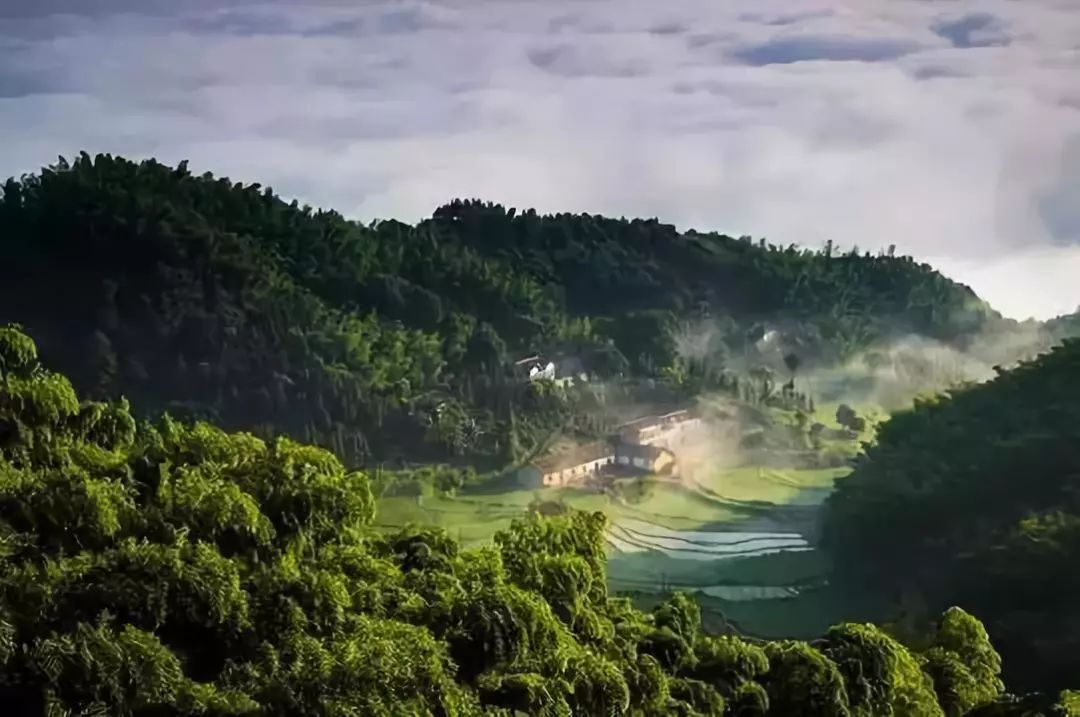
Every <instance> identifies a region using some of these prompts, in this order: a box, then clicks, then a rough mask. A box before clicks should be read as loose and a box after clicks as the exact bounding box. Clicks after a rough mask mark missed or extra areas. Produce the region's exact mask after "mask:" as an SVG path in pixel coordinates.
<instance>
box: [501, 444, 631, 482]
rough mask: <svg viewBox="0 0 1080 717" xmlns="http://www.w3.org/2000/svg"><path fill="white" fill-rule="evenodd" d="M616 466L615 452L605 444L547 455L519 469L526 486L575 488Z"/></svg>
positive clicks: (519, 475) (518, 475)
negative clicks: (570, 486)
mask: <svg viewBox="0 0 1080 717" xmlns="http://www.w3.org/2000/svg"><path fill="white" fill-rule="evenodd" d="M614 465H615V450H614V449H613V448H612V447H611V445H610V444H609V443H607V442H606V441H597V442H595V443H587V444H584V445H581V446H577V447H575V448H574V449H573V450H570V451H565V452H563V453H557V454H554V455H550V456H544V457H543V458H540V459H539V460H537V461H535V462H534V463H531V464H529V465H526V466H522V467H521V468H520V469H519V470H518V474H517V477H518V483H519V484H520V485H522V486H523V487H528V488H538V487H541V486H543V487H553V486H564V485H575V484H581V483H584V482H586V481H587V480H588V479H590V478H595V477H597V476H599V475H600V474H601V472H603V471H604V470H606V469H608V468H609V467H610V466H614Z"/></svg>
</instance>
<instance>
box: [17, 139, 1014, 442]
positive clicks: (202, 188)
mask: <svg viewBox="0 0 1080 717" xmlns="http://www.w3.org/2000/svg"><path fill="white" fill-rule="evenodd" d="M0 242H2V244H0V251H2V252H3V256H4V261H2V262H0V320H5V321H14V322H18V323H20V324H22V325H24V326H25V327H26V329H27V331H28V332H29V333H30V334H32V335H33V336H34V338H35V339H36V340H37V341H38V343H39V345H40V346H41V349H42V352H43V355H45V356H46V357H47V359H48V360H49V361H50V362H51V363H52V364H53V365H55V366H57V367H58V368H59V369H60V370H62V371H64V372H65V373H67V374H68V375H69V376H71V378H72V379H73V380H74V382H75V383H76V385H77V386H78V387H79V388H80V389H81V390H83V391H85V392H87V394H88V395H91V396H96V397H107V396H115V395H118V394H124V395H126V396H128V397H130V398H132V400H133V401H135V402H136V404H137V405H139V406H143V407H149V408H148V410H152V411H160V410H162V409H168V410H170V411H172V412H174V413H181V414H194V415H200V416H207V417H210V418H213V419H214V420H217V421H219V422H221V423H222V424H223V425H224V426H226V427H229V428H245V429H250V430H255V431H257V432H259V433H261V434H268V433H274V432H285V433H288V434H291V435H294V436H296V437H299V438H301V439H303V440H308V441H315V442H319V443H320V444H322V445H325V446H328V447H331V448H333V449H335V450H336V451H337V452H338V453H339V455H342V456H344V457H345V458H346V460H347V461H349V462H358V463H362V462H365V461H369V460H386V459H390V458H392V457H394V456H400V455H409V456H410V457H412V458H414V459H418V460H422V459H424V458H425V457H439V458H442V457H445V456H447V455H451V456H453V455H462V456H464V455H470V456H474V457H476V456H480V457H484V456H486V457H487V458H488V459H490V460H491V461H492V462H496V463H497V462H498V461H502V460H508V459H511V458H513V457H514V456H515V455H520V454H521V452H522V450H523V448H522V447H521V445H519V444H520V442H521V441H522V440H525V441H528V440H533V439H534V438H535V435H537V434H539V433H541V432H543V431H545V430H548V429H551V428H552V427H555V426H558V425H562V424H564V423H565V422H566V421H567V420H568V419H567V415H568V414H573V413H574V411H573V408H572V406H570V407H568V404H567V399H566V398H565V397H558V396H549V395H542V393H538V392H536V391H531V390H529V387H528V386H527V385H523V383H522V381H520V380H519V379H517V378H514V377H513V374H512V371H511V369H510V365H511V364H512V362H513V360H514V359H517V358H520V357H523V356H527V355H530V354H533V353H537V352H540V353H543V354H545V355H550V356H560V355H561V356H569V357H571V358H573V359H574V360H575V361H579V362H581V363H582V364H583V365H584V366H585V367H586V369H587V371H588V372H589V373H592V374H594V375H596V376H600V377H614V376H622V377H624V378H627V377H628V378H634V377H637V378H652V379H657V380H659V381H660V382H661V383H664V382H665V381H666V382H667V383H668V384H670V385H671V386H672V387H673V390H683V391H686V390H689V388H688V387H687V386H688V384H687V383H686V382H687V376H689V375H692V374H693V371H694V370H695V367H694V365H691V364H693V356H688V354H687V351H686V350H685V347H683V346H682V345H681V344H680V342H679V339H680V336H682V337H685V336H688V335H689V336H691V337H692V338H693V337H696V338H698V339H700V338H701V335H702V334H703V333H704V334H707V336H708V344H707V345H706V346H704V347H701V346H698V348H697V349H695V351H697V355H698V358H700V354H702V353H704V354H707V355H708V356H709V358H710V362H711V365H712V369H716V367H717V366H720V367H723V366H724V363H725V361H726V360H727V359H726V357H734V356H739V357H743V358H745V357H746V356H749V355H751V354H752V353H753V351H754V347H755V346H756V345H757V342H758V341H759V340H760V339H761V337H762V336H763V335H765V333H766V332H767V330H768V329H769V328H770V327H780V328H783V330H784V331H785V332H786V333H787V334H789V335H790V336H791V337H792V339H793V341H795V345H797V346H798V347H799V351H800V354H801V361H802V364H803V365H807V364H811V363H814V362H817V363H829V362H835V361H837V360H840V359H842V358H843V357H845V356H849V355H851V354H853V353H855V352H857V351H859V350H860V349H861V348H863V347H866V346H869V345H871V344H873V343H875V342H881V341H883V340H887V339H888V338H889V337H891V336H900V335H909V334H917V335H920V336H925V337H929V338H933V339H938V340H942V341H950V342H963V341H964V340H965V337H972V336H976V335H978V334H979V333H980V332H983V331H985V330H986V329H987V327H988V326H993V325H996V324H1000V323H1002V319H1001V318H1000V317H999V316H998V315H997V314H996V313H995V312H993V311H992V310H991V309H990V308H989V307H987V306H986V304H985V303H983V302H982V301H980V300H979V299H978V298H977V297H976V296H975V294H974V293H973V292H972V291H971V290H970V289H968V288H967V287H965V286H963V285H960V284H957V283H956V282H953V281H951V280H949V279H947V278H946V277H944V276H942V275H941V274H940V273H938V272H936V271H935V270H933V269H932V268H931V267H929V266H927V265H925V264H920V263H918V262H915V261H914V260H912V259H910V258H907V257H894V256H892V252H891V251H890V252H887V253H884V254H879V255H870V254H859V253H855V252H851V253H845V254H839V253H836V252H833V251H831V250H830V249H826V250H824V251H810V250H805V249H797V248H795V247H794V246H789V247H777V246H773V245H770V244H767V243H765V242H764V240H762V241H758V242H754V241H751V240H750V239H749V238H742V239H736V238H732V237H728V236H724V235H721V234H711V233H710V234H704V233H699V232H694V231H690V232H685V233H680V232H678V231H676V230H675V228H674V227H672V226H670V225H666V224H662V223H660V222H659V221H657V220H655V219H650V220H637V219H636V220H626V219H609V218H604V217H597V216H590V215H570V214H559V215H555V216H541V215H538V214H536V213H535V212H533V211H531V210H530V211H525V212H517V211H515V210H514V209H506V208H504V207H501V206H498V205H492V204H485V203H481V202H476V201H469V202H462V201H456V202H453V203H451V204H449V205H447V206H444V207H441V208H439V209H437V210H436V211H435V212H434V214H433V216H432V218H431V219H429V220H426V221H424V222H421V223H420V224H419V225H416V226H410V225H406V224H402V223H400V222H396V221H384V222H379V223H375V224H372V225H363V224H360V223H357V222H355V221H350V220H347V219H345V218H343V217H342V216H340V215H339V214H337V213H335V212H332V211H315V210H312V209H311V208H309V207H306V206H304V207H301V206H298V205H297V203H296V202H295V201H294V202H292V203H289V202H286V201H284V200H282V199H280V198H278V197H277V196H275V195H274V193H273V191H272V190H271V189H270V188H268V187H267V188H264V187H261V186H259V185H258V184H254V185H241V184H238V183H233V182H230V181H229V180H227V179H224V178H215V177H213V176H212V175H210V174H204V175H201V176H196V175H194V174H192V173H191V172H189V170H188V168H187V166H186V163H185V164H181V165H180V166H178V167H175V168H174V167H168V166H165V165H162V164H160V163H158V162H156V161H154V160H148V161H143V162H140V163H136V162H131V161H128V160H125V159H122V158H118V157H112V156H108V155H98V156H97V157H93V158H92V157H90V156H89V155H86V154H82V155H81V156H80V157H79V158H77V159H76V160H74V161H73V162H71V163H68V162H67V161H65V160H63V159H61V160H60V161H59V162H58V163H57V164H56V165H55V166H52V167H48V168H45V169H43V170H42V171H41V172H40V173H39V174H37V175H32V176H26V177H23V178H22V179H19V180H15V179H12V180H8V181H7V183H6V184H5V185H4V186H3V194H2V198H0ZM702 322H704V324H703V323H702ZM702 325H707V326H708V327H709V330H708V331H707V332H701V331H698V330H697V329H696V328H695V327H700V326H702ZM733 365H734V363H733ZM712 369H710V370H712ZM526 448H527V446H526Z"/></svg>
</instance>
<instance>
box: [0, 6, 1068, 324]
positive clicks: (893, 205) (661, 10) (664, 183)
mask: <svg viewBox="0 0 1080 717" xmlns="http://www.w3.org/2000/svg"><path fill="white" fill-rule="evenodd" d="M739 5H742V7H741V8H740V7H738V6H739ZM792 7H793V6H792V4H791V3H789V2H787V1H786V0H759V1H757V2H754V3H745V4H742V3H716V2H713V1H712V0H681V1H680V2H678V3H655V2H647V1H646V0H543V1H541V0H445V1H444V2H412V1H408V0H402V1H389V0H387V1H385V2H383V1H381V0H371V1H365V2H363V3H349V2H344V1H342V2H332V1H331V0H319V1H317V2H311V1H305V2H301V0H276V1H274V2H270V1H269V0H267V1H265V2H243V3H241V2H225V1H224V0H217V1H216V2H215V1H214V0H191V1H190V2H184V3H175V2H164V1H163V0H139V1H136V0H99V1H98V2H94V3H84V2H79V1H77V0H45V1H42V0H39V2H37V3H4V4H2V5H0V146H3V147H4V152H3V154H2V155H0V175H4V176H9V175H17V174H21V173H23V172H29V171H35V170H37V169H38V168H39V167H40V166H41V165H43V164H47V163H50V162H52V161H54V160H55V158H56V155H57V154H61V153H62V154H65V155H67V156H70V155H72V154H74V153H75V152H77V151H79V150H81V149H86V150H88V151H90V152H114V153H119V154H123V155H126V156H130V157H141V156H157V157H159V158H160V159H162V160H163V161H166V162H172V163H175V162H178V161H180V160H182V159H190V160H191V164H192V168H193V169H195V170H198V171H202V170H213V171H215V172H216V173H219V174H225V175H228V176H230V177H232V178H234V179H238V180H245V181H260V182H262V183H263V184H270V185H272V186H273V187H274V188H275V190H276V191H278V192H279V193H281V194H283V195H285V196H289V197H298V198H300V199H301V200H302V201H307V202H310V203H312V204H315V205H320V206H332V207H334V208H337V209H339V210H341V211H342V212H343V213H345V214H347V215H350V216H354V217H356V218H359V219H363V220H365V221H366V220H370V219H373V218H387V217H396V218H400V219H403V220H409V221H412V220H416V219H419V218H421V217H423V216H426V215H428V214H430V212H431V211H432V210H433V209H434V208H435V207H436V206H437V205H439V204H441V203H443V202H445V201H447V200H449V199H451V198H453V197H480V198H484V199H490V200H492V201H499V202H502V203H504V204H508V205H514V206H519V207H536V208H537V209H538V210H541V211H588V212H593V213H604V214H611V215H616V216H620V215H625V216H658V217H661V218H663V219H664V220H666V221H669V222H672V223H675V224H677V225H678V226H680V227H681V228H691V227H693V228H698V229H703V230H707V229H716V230H719V231H724V232H727V233H730V234H736V235H738V234H752V235H754V236H766V237H768V238H769V239H770V240H771V241H774V242H777V243H783V244H787V243H791V242H795V243H799V244H803V245H808V246H819V245H821V244H822V243H823V242H825V241H826V240H830V239H831V240H833V241H834V242H835V243H837V244H840V245H844V246H852V245H857V246H859V247H860V248H862V249H867V250H876V249H879V248H884V247H887V246H888V245H890V244H894V245H896V246H897V248H898V250H899V251H901V252H905V253H910V254H913V255H914V256H916V257H918V258H920V259H924V260H927V261H930V262H932V263H935V264H936V265H938V266H940V267H941V268H942V269H943V270H945V271H946V273H949V274H950V275H952V276H954V277H955V278H958V279H959V280H961V281H964V282H966V283H968V284H969V285H971V286H972V287H973V288H974V289H975V290H976V291H977V292H978V293H979V294H980V295H982V296H983V297H984V298H986V299H987V300H989V301H990V302H991V303H992V304H993V305H995V306H996V307H997V308H999V310H1001V311H1002V312H1003V313H1005V314H1006V315H1010V316H1014V317H1017V318H1026V317H1027V316H1036V317H1040V318H1044V317H1048V316H1051V315H1055V314H1059V313H1063V312H1067V311H1072V310H1073V309H1074V308H1076V306H1077V305H1078V304H1080V281H1078V280H1076V279H1074V277H1080V213H1078V209H1077V207H1080V84H1078V83H1077V81H1076V78H1077V77H1080V42H1078V41H1077V38H1080V5H1077V4H1075V3H1073V2H1070V1H1069V0H1030V1H1029V2H1024V3H1017V2H1010V1H1008V0H971V1H970V2H965V3H952V2H944V1H939V2H935V1H932V0H895V1H894V2H889V3H868V2H866V3H864V2H858V3H856V2H851V1H850V0H849V1H845V2H839V1H837V2H831V3H821V2H815V1H814V0H808V2H805V3H800V4H799V10H798V12H793V11H792Z"/></svg>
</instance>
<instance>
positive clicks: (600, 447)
mask: <svg viewBox="0 0 1080 717" xmlns="http://www.w3.org/2000/svg"><path fill="white" fill-rule="evenodd" d="M701 425H702V424H701V419H700V418H699V417H697V416H695V415H693V414H692V413H691V412H690V411H675V412H673V413H668V414H665V415H663V416H648V417H645V418H640V419H637V420H635V421H632V422H630V423H626V424H623V425H622V426H620V427H619V429H618V432H617V435H616V437H615V440H614V441H610V442H609V441H596V442H594V443H587V444H584V445H580V446H577V447H575V448H574V449H573V450H570V451H566V452H563V453H558V454H553V455H549V456H544V457H543V458H540V459H538V460H536V461H535V462H533V463H530V464H528V465H526V466H523V467H522V468H521V469H520V470H519V472H518V478H519V482H520V483H521V484H522V485H525V486H527V487H541V486H545V487H548V486H568V485H582V484H585V483H588V482H590V481H592V480H595V479H596V478H599V477H601V476H604V475H617V474H620V473H622V474H633V473H638V474H641V473H654V474H659V475H672V474H676V473H677V472H678V462H677V458H676V454H675V449H676V448H677V447H678V446H680V445H682V444H684V443H685V442H686V441H687V440H690V438H691V433H693V432H694V431H695V430H697V429H699V428H701Z"/></svg>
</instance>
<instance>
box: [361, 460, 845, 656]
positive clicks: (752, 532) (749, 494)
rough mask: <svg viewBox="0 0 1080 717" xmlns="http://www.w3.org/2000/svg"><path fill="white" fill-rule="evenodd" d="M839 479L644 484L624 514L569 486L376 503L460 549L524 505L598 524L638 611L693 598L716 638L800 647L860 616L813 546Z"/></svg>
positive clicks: (385, 519) (617, 579) (390, 520)
mask: <svg viewBox="0 0 1080 717" xmlns="http://www.w3.org/2000/svg"><path fill="white" fill-rule="evenodd" d="M845 472H846V469H825V470H803V469H772V468H763V467H756V466H755V467H738V468H730V469H722V470H717V471H715V472H714V473H713V474H705V475H702V474H700V473H698V474H697V475H696V476H695V478H694V479H683V480H682V481H678V480H670V479H654V480H651V481H649V482H648V486H647V488H648V489H647V490H646V492H645V495H644V497H643V499H642V500H640V501H639V502H636V503H633V504H629V503H626V502H624V501H621V500H618V499H616V498H614V497H611V496H608V495H603V494H599V493H595V492H592V491H588V490H582V489H575V488H545V489H541V490H535V491H532V490H516V491H507V492H501V493H494V494H468V493H466V494H464V495H460V496H457V497H453V498H447V497H423V498H419V499H418V498H388V499H383V500H381V501H380V502H379V510H378V516H379V524H380V525H381V526H383V527H384V528H386V529H391V528H393V527H396V526H400V525H404V524H406V523H409V522H414V523H423V524H428V525H439V526H441V527H443V528H445V529H446V530H448V531H449V532H450V533H451V534H452V535H454V536H455V537H457V538H459V539H460V540H461V541H462V542H463V543H464V544H466V545H477V544H483V543H487V542H489V541H490V540H491V538H492V536H493V535H494V534H495V533H496V532H497V531H499V530H502V529H504V528H506V527H507V526H509V525H510V522H511V521H512V520H513V519H514V518H516V517H519V516H521V515H524V514H525V512H526V510H527V509H528V506H529V504H530V503H532V502H533V501H534V500H536V499H538V498H539V499H540V500H544V501H557V502H561V503H563V504H565V505H567V506H569V507H572V508H576V509H579V510H600V511H603V512H604V513H605V514H607V516H608V518H609V519H610V523H611V524H610V528H609V530H608V534H607V542H608V547H609V559H608V574H609V583H610V587H611V590H612V591H613V592H620V593H627V594H633V595H634V596H635V598H636V600H637V601H638V602H640V603H641V604H642V605H645V606H647V605H648V604H649V603H650V602H651V601H655V600H656V599H659V597H660V596H662V595H663V594H666V593H668V592H670V591H672V590H682V591H684V592H690V593H695V594H696V596H697V599H698V601H699V603H700V604H701V605H702V608H703V613H704V617H705V619H706V620H707V621H708V622H709V624H711V625H712V626H714V627H716V628H717V629H720V628H724V629H735V630H738V631H741V632H744V633H748V634H754V635H760V636H763V637H777V636H792V637H797V636H801V637H807V636H812V635H815V634H819V633H820V631H821V630H824V629H825V628H826V627H827V626H828V625H829V624H832V623H833V622H836V621H837V619H847V618H849V617H850V616H852V615H859V614H860V611H862V610H864V609H865V606H863V605H861V604H860V603H859V602H858V600H856V599H854V598H853V597H852V596H850V595H835V594H833V591H832V590H831V588H830V587H829V585H828V579H827V576H828V573H829V568H830V566H829V565H828V561H827V560H826V559H825V558H824V557H823V556H822V554H821V553H819V552H818V551H817V550H816V549H815V547H814V543H815V541H816V537H817V516H818V512H819V509H820V505H821V503H822V502H823V501H824V500H825V498H826V497H827V496H828V494H829V492H830V491H831V490H832V485H833V482H834V481H835V480H836V479H837V478H838V477H841V476H842V475H843V474H844V473H845Z"/></svg>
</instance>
